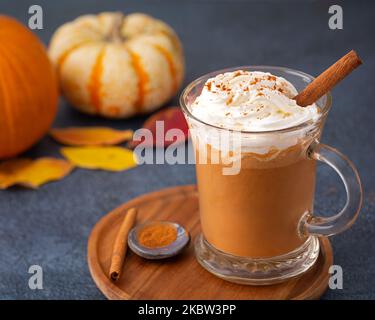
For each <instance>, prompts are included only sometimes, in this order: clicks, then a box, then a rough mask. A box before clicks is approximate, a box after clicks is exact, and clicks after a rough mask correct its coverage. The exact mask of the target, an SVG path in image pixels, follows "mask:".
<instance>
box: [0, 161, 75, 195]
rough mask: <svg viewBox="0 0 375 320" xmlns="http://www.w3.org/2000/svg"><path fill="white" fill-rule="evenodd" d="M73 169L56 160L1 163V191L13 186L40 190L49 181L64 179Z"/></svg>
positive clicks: (69, 165) (71, 166)
mask: <svg viewBox="0 0 375 320" xmlns="http://www.w3.org/2000/svg"><path fill="white" fill-rule="evenodd" d="M72 169H73V165H72V164H71V163H69V162H68V161H66V160H63V159H56V158H47V157H45V158H39V159H35V160H32V159H26V158H16V159H11V160H7V161H4V162H2V163H0V189H6V188H8V187H10V186H13V185H22V186H25V187H29V188H38V187H39V186H40V185H42V184H44V183H47V182H49V181H54V180H60V179H62V178H64V177H65V176H66V175H67V174H69V173H70V171H71V170H72Z"/></svg>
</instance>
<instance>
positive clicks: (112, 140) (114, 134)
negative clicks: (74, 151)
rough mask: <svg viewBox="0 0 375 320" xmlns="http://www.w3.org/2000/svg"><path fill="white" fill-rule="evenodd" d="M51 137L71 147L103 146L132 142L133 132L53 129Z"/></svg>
mask: <svg viewBox="0 0 375 320" xmlns="http://www.w3.org/2000/svg"><path fill="white" fill-rule="evenodd" d="M50 135H51V136H52V137H53V138H54V139H55V140H56V141H58V142H60V143H63V144H66V145H70V146H101V145H113V144H118V143H121V142H124V141H127V140H130V139H131V138H132V137H133V131H132V130H115V129H112V128H106V127H69V128H61V129H52V130H51V131H50Z"/></svg>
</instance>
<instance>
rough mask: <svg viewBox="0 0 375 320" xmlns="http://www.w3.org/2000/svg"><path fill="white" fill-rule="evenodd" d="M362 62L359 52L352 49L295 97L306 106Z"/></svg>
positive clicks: (302, 105)
mask: <svg viewBox="0 0 375 320" xmlns="http://www.w3.org/2000/svg"><path fill="white" fill-rule="evenodd" d="M361 64H362V61H361V59H360V58H359V56H358V55H357V53H356V52H355V51H354V50H352V51H350V52H349V53H347V54H346V55H345V56H343V57H342V58H341V59H340V60H338V61H337V62H336V63H334V64H333V65H332V66H330V67H329V68H328V69H326V70H325V71H324V72H323V73H321V74H320V75H319V76H318V77H317V78H316V79H315V80H314V81H312V82H311V83H310V84H309V85H308V86H307V87H306V88H305V89H304V90H303V91H302V92H300V93H299V94H298V95H297V96H295V97H294V100H296V102H297V104H298V105H299V106H301V107H306V106H308V105H310V104H312V103H314V102H316V101H317V100H318V99H319V98H321V97H322V96H324V95H325V94H326V93H327V92H328V91H330V90H331V89H332V88H333V87H334V86H335V85H336V84H337V83H339V82H340V81H341V80H342V79H344V78H345V77H346V76H347V75H348V74H349V73H351V72H352V71H353V70H354V69H355V68H357V67H358V66H360V65H361Z"/></svg>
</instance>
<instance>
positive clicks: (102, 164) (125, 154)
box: [61, 147, 137, 171]
mask: <svg viewBox="0 0 375 320" xmlns="http://www.w3.org/2000/svg"><path fill="white" fill-rule="evenodd" d="M61 153H62V155H63V156H64V157H65V158H67V159H68V160H69V161H70V162H71V163H73V164H74V165H76V166H78V167H81V168H86V169H103V170H109V171H122V170H125V169H129V168H133V167H135V166H136V165H137V159H136V155H135V153H133V151H131V150H129V149H126V148H122V147H64V148H61Z"/></svg>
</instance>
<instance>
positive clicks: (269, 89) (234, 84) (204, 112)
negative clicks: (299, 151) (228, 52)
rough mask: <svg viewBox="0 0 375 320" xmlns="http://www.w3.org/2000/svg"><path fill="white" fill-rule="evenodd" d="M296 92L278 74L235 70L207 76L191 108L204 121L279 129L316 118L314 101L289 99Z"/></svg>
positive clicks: (243, 127)
mask: <svg viewBox="0 0 375 320" xmlns="http://www.w3.org/2000/svg"><path fill="white" fill-rule="evenodd" d="M296 95H297V90H296V88H295V87H294V86H293V85H292V84H291V83H290V82H289V81H287V80H286V79H284V78H282V77H277V76H274V75H272V74H270V73H265V72H258V71H254V72H250V71H243V70H238V71H233V72H227V73H223V74H219V75H217V76H216V77H214V78H211V79H208V80H207V82H206V84H205V86H204V88H203V90H202V93H201V95H200V96H199V97H197V98H196V100H195V101H194V103H193V104H192V105H191V112H192V114H193V115H194V116H195V117H197V118H198V119H200V120H202V121H204V122H206V123H208V124H212V125H215V126H220V127H222V128H226V129H233V130H242V131H271V130H279V129H285V128H290V127H293V126H296V125H299V124H302V123H304V122H306V121H309V120H316V119H317V118H318V117H319V109H318V107H317V106H316V104H312V105H310V106H307V107H300V106H298V105H297V103H296V101H295V100H293V99H292V98H293V97H294V96H296Z"/></svg>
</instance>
